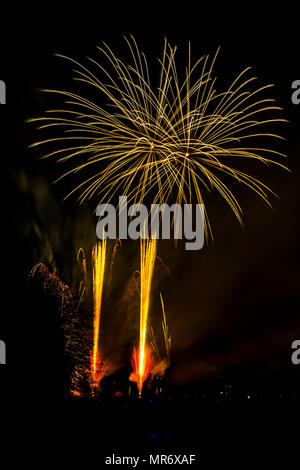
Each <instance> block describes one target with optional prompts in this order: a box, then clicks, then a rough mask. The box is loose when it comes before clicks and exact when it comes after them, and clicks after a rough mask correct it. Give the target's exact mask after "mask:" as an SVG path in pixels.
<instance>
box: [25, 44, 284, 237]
mask: <svg viewBox="0 0 300 470" xmlns="http://www.w3.org/2000/svg"><path fill="white" fill-rule="evenodd" d="M126 41H127V43H128V46H129V51H130V55H129V59H130V58H131V60H129V61H127V60H125V61H122V60H121V59H120V58H118V57H117V56H116V55H115V54H114V52H113V51H112V50H111V49H110V48H109V47H108V46H107V45H106V44H104V43H103V46H102V47H99V48H98V49H99V51H100V52H101V54H102V59H103V60H99V62H96V61H95V60H94V59H89V60H90V63H91V66H90V67H87V66H83V65H81V64H80V63H78V62H77V61H75V60H72V59H69V58H67V57H64V56H60V57H63V58H65V59H68V60H70V61H71V62H72V64H73V65H74V72H75V74H76V75H75V77H74V78H75V80H78V81H80V82H82V83H83V84H85V85H87V86H88V87H90V91H91V92H93V91H94V92H95V93H94V98H93V100H92V99H91V97H90V95H86V96H84V95H79V94H76V93H71V92H68V91H57V90H45V91H46V92H51V93H58V94H60V95H61V96H62V97H64V98H65V104H66V106H65V107H62V109H55V110H49V111H48V114H47V116H45V117H40V118H35V119H31V120H30V121H37V122H40V123H41V125H40V128H41V129H42V128H53V129H54V130H55V129H57V130H59V129H61V130H63V131H64V134H55V135H54V138H49V139H47V140H42V141H40V142H36V143H35V144H33V145H32V146H37V145H44V144H46V145H51V144H53V145H55V148H54V149H53V150H52V151H51V152H50V153H49V151H47V152H48V153H47V154H46V155H45V157H56V158H57V160H58V162H66V163H67V164H68V171H67V172H66V173H64V174H63V175H62V176H61V178H64V177H65V176H67V175H74V174H75V173H79V175H80V174H82V175H83V174H84V175H86V174H87V171H89V170H90V175H88V176H83V177H82V182H81V183H80V184H79V185H78V186H76V187H75V188H74V189H73V191H72V192H71V193H70V194H72V193H74V192H76V193H77V194H79V197H78V199H79V201H80V202H83V201H84V200H86V199H91V198H93V197H96V198H97V202H98V203H100V202H108V201H109V200H110V199H111V198H112V197H113V196H114V195H118V194H120V191H121V194H124V195H127V197H128V201H129V200H133V201H135V202H137V203H139V202H140V203H141V202H143V200H144V198H145V196H146V195H147V194H149V192H150V194H152V195H153V202H154V203H155V202H157V203H168V202H169V201H170V200H171V199H172V200H173V202H175V200H176V201H177V202H178V203H181V202H192V199H196V201H197V202H198V203H203V202H204V198H203V193H204V192H205V191H206V190H207V191H208V192H210V191H211V190H216V191H217V192H219V193H220V195H221V196H222V197H223V198H224V199H225V200H226V202H227V203H228V204H229V206H230V207H231V209H232V210H233V212H234V214H235V215H236V217H237V218H238V220H239V222H240V223H242V220H241V214H242V211H241V207H240V205H239V203H238V201H237V199H236V197H235V196H234V194H233V192H232V191H231V188H230V186H229V185H228V176H229V177H231V178H233V179H234V180H235V181H237V182H239V183H242V184H244V185H245V186H247V187H248V188H250V189H251V190H253V191H254V192H256V193H257V194H258V195H259V196H260V197H261V198H262V199H264V200H265V201H266V202H267V203H268V204H270V203H269V196H270V195H271V194H274V193H273V191H272V190H271V189H270V188H269V187H268V186H266V185H265V184H264V183H263V182H262V181H261V180H259V179H257V178H256V177H254V176H252V175H250V174H248V173H245V172H244V171H243V170H242V169H239V168H238V167H237V166H239V163H242V164H243V162H245V163H247V162H248V161H249V160H255V161H257V162H260V163H262V164H265V165H269V164H275V165H279V166H281V167H282V168H285V166H284V165H282V164H281V163H279V162H278V157H284V156H285V155H283V154H282V153H279V152H278V151H275V150H273V149H271V148H269V147H266V148H264V147H261V145H259V146H256V145H253V144H252V142H253V141H254V142H255V139H256V138H258V139H261V138H265V139H269V138H281V137H280V136H278V135H277V134H276V133H274V132H273V130H271V129H270V126H273V124H274V123H277V122H279V121H284V119H281V118H279V117H278V116H277V115H276V114H275V113H277V112H278V110H280V109H281V108H279V107H278V106H276V105H275V104H274V101H275V100H274V99H272V98H269V97H268V96H267V95H266V94H265V93H266V90H267V89H268V88H269V87H270V86H272V85H267V86H262V87H257V86H256V87H255V86H254V81H255V80H256V78H255V77H253V76H249V75H248V73H249V70H250V68H247V69H245V70H243V71H242V72H241V73H240V74H239V75H237V76H236V78H234V80H233V81H232V83H231V85H230V86H229V87H228V88H227V89H226V90H225V91H223V92H218V91H217V90H216V87H215V85H216V77H215V76H214V75H213V69H214V64H215V61H216V56H217V54H216V55H215V56H214V57H213V58H212V59H210V58H209V56H203V57H201V58H200V59H199V60H198V61H196V62H195V63H192V59H191V47H190V46H189V52H188V61H187V66H186V68H185V69H183V70H182V71H180V70H177V67H176V61H175V53H176V47H172V46H170V44H168V42H167V41H165V44H164V49H163V54H162V58H161V60H159V64H160V73H159V76H158V77H157V79H158V80H157V83H156V84H154V83H155V77H152V76H151V77H150V75H151V74H150V67H149V65H148V62H147V59H146V57H145V55H144V54H143V53H141V52H140V51H139V49H138V46H137V44H136V42H135V40H134V39H133V38H131V40H128V39H126ZM105 64H106V65H105ZM92 67H94V69H92ZM87 91H88V90H87ZM98 97H99V100H100V101H98ZM104 101H105V102H106V105H103V102H104ZM268 127H269V128H268ZM65 133H67V134H68V135H65ZM70 165H71V166H70ZM224 178H225V179H224ZM59 179H60V178H59ZM205 223H206V229H207V233H209V232H210V228H209V227H210V226H209V222H208V219H207V214H206V213H205Z"/></svg>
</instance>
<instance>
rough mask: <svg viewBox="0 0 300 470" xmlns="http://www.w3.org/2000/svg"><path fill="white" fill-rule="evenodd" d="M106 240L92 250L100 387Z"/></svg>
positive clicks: (94, 365) (95, 374)
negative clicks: (101, 315)
mask: <svg viewBox="0 0 300 470" xmlns="http://www.w3.org/2000/svg"><path fill="white" fill-rule="evenodd" d="M105 257H106V240H103V241H102V242H98V243H97V244H96V245H95V246H94V248H93V251H92V263H93V301H94V321H93V336H94V337H93V354H92V358H91V369H92V371H91V372H92V383H93V386H94V387H95V388H98V386H99V383H100V380H101V373H102V371H101V367H102V366H103V363H102V359H101V354H100V351H99V333H100V314H101V303H102V293H103V282H104V272H105Z"/></svg>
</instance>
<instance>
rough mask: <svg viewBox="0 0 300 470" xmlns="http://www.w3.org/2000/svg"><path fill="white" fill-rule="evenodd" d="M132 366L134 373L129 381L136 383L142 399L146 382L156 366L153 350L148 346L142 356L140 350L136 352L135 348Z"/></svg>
mask: <svg viewBox="0 0 300 470" xmlns="http://www.w3.org/2000/svg"><path fill="white" fill-rule="evenodd" d="M141 360H143V363H141ZM131 364H132V368H133V372H132V373H131V375H130V377H129V380H131V382H136V384H137V387H138V391H139V396H140V397H141V395H142V389H143V385H144V382H145V380H147V378H148V377H149V374H150V372H151V370H152V368H153V366H154V359H153V356H152V352H151V349H150V348H148V347H147V346H146V347H145V349H144V353H143V354H141V352H140V350H139V349H138V350H136V349H135V348H133V354H132V358H131Z"/></svg>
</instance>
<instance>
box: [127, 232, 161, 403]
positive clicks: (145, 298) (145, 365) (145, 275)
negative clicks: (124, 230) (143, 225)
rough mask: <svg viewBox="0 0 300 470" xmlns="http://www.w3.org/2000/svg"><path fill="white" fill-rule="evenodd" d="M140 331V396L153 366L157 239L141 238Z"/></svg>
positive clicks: (137, 366)
mask: <svg viewBox="0 0 300 470" xmlns="http://www.w3.org/2000/svg"><path fill="white" fill-rule="evenodd" d="M140 257H141V259H140V330H139V347H138V351H136V349H134V352H133V357H132V366H133V370H134V374H135V376H136V381H137V386H138V390H139V395H140V396H141V394H142V388H143V383H144V381H145V380H146V379H147V377H148V375H149V373H150V372H151V369H152V366H153V358H152V354H151V350H150V348H149V347H148V346H147V345H146V335H147V326H148V314H149V305H150V293H151V284H152V277H153V270H154V264H155V257H156V239H145V238H141V242H140Z"/></svg>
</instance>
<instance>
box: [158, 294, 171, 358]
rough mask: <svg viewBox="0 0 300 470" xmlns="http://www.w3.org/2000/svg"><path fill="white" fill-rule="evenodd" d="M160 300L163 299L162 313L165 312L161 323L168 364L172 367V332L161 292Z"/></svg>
mask: <svg viewBox="0 0 300 470" xmlns="http://www.w3.org/2000/svg"><path fill="white" fill-rule="evenodd" d="M160 301H161V307H162V313H163V320H162V322H161V324H162V329H163V333H164V340H165V348H166V356H167V364H168V367H170V352H171V334H170V331H169V327H168V324H167V317H166V312H165V304H164V300H163V297H162V294H161V293H160Z"/></svg>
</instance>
